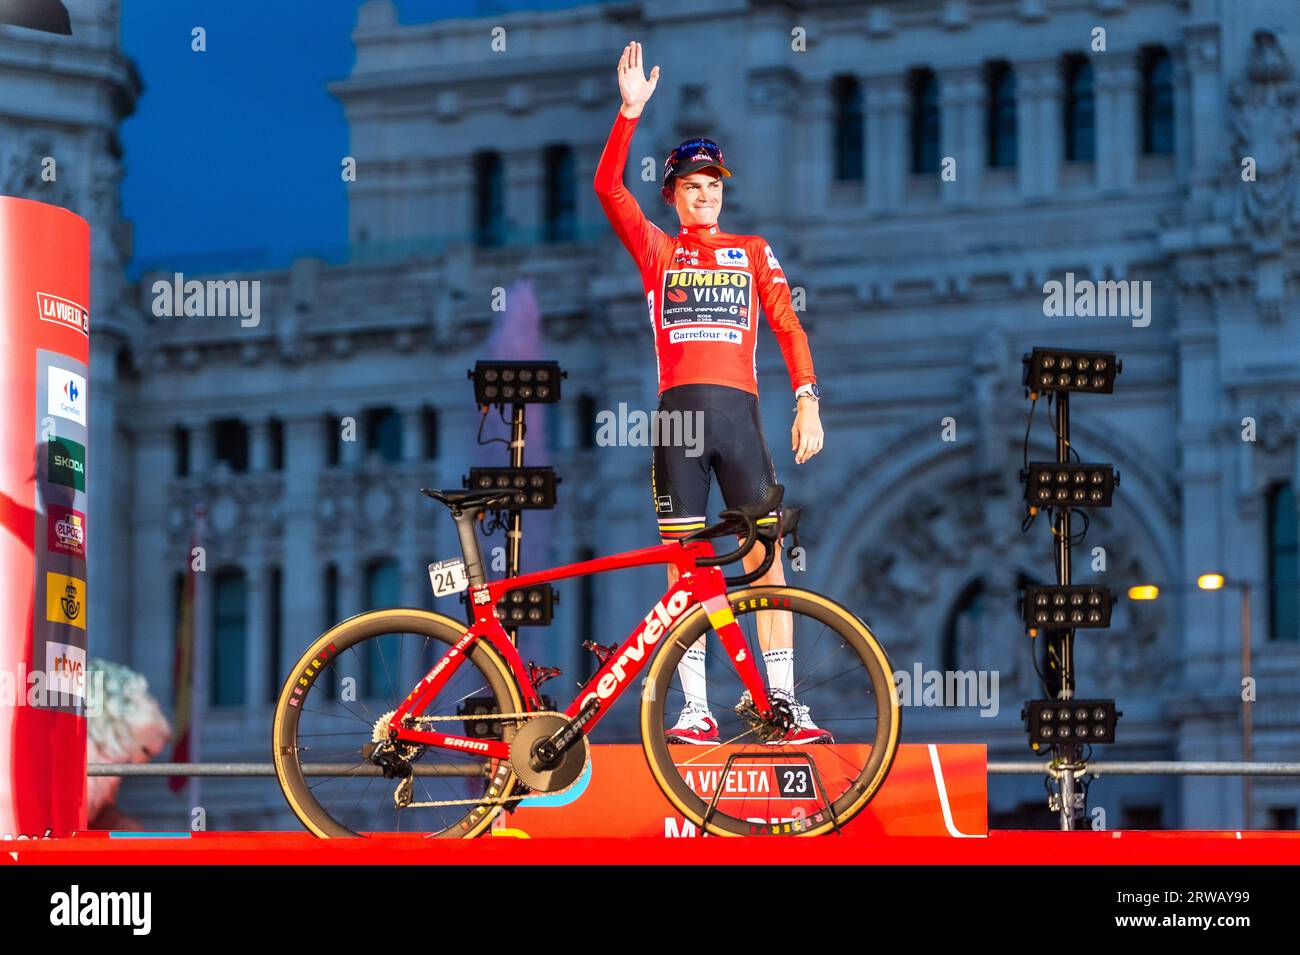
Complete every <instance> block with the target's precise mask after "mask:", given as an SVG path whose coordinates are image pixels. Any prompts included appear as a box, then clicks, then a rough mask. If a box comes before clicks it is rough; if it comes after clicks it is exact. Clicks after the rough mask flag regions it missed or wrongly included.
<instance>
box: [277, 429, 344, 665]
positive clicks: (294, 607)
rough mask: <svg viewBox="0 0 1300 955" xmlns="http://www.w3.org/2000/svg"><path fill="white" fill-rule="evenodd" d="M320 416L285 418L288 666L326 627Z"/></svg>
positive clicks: (283, 613) (283, 635)
mask: <svg viewBox="0 0 1300 955" xmlns="http://www.w3.org/2000/svg"><path fill="white" fill-rule="evenodd" d="M320 422H321V416H320V415H319V414H318V413H317V412H314V411H308V412H304V413H302V414H299V415H294V416H291V417H288V418H286V420H285V422H284V451H285V453H284V487H285V492H284V499H283V501H282V508H283V515H284V536H283V542H284V549H283V557H282V560H283V564H282V567H283V572H282V577H281V591H280V620H281V627H280V639H281V641H282V642H281V653H280V656H281V659H282V660H284V661H285V666H289V665H290V664H292V663H293V662H294V661H295V660H297V659H298V657H299V656H300V655H301V654H302V653H303V651H304V650H306V649H307V646H308V644H309V643H310V642H311V641H312V639H313V638H315V637H316V636H318V635H319V632H320V624H321V618H322V613H321V609H322V605H323V602H322V595H321V586H322V579H323V578H322V572H321V563H320V561H319V559H318V558H317V555H316V506H317V495H316V486H317V481H318V479H319V476H320V472H321V469H322V468H323V467H324V464H325V447H324V437H325V436H324V434H323V429H322V428H321V423H320ZM333 622H334V621H330V623H333Z"/></svg>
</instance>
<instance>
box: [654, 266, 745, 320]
mask: <svg viewBox="0 0 1300 955" xmlns="http://www.w3.org/2000/svg"><path fill="white" fill-rule="evenodd" d="M753 284H754V278H753V276H752V275H750V274H749V273H748V272H743V271H740V270H738V269H669V270H667V271H665V272H664V284H663V293H662V295H661V296H660V300H661V303H662V310H663V313H662V314H663V317H662V322H663V327H664V328H671V327H673V326H674V325H727V326H732V327H735V328H744V329H747V328H749V327H750V325H749V322H750V319H749V313H750V308H751V305H752V294H751V293H752V289H753Z"/></svg>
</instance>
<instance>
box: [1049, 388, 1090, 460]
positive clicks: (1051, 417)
mask: <svg viewBox="0 0 1300 955" xmlns="http://www.w3.org/2000/svg"><path fill="white" fill-rule="evenodd" d="M1043 407H1044V408H1045V409H1046V410H1047V421H1048V424H1050V425H1051V426H1052V434H1054V435H1056V440H1057V441H1060V440H1062V439H1061V432H1059V431H1057V430H1056V415H1054V414H1052V394H1051V393H1049V394H1048V396H1047V404H1046V405H1044V406H1043ZM1064 440H1065V450H1066V455H1065V458H1066V461H1067V462H1068V461H1069V459H1070V455H1074V463H1075V464H1082V463H1083V459H1082V458H1081V457H1079V452H1078V451H1076V450H1074V445H1073V444H1071V443H1070V439H1069V438H1066V439H1064Z"/></svg>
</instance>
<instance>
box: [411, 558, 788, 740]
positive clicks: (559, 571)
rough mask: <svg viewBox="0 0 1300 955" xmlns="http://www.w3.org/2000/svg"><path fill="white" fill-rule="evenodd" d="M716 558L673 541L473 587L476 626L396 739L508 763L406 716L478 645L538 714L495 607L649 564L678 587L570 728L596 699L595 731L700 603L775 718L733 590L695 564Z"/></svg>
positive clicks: (612, 663) (591, 723)
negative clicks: (554, 586)
mask: <svg viewBox="0 0 1300 955" xmlns="http://www.w3.org/2000/svg"><path fill="white" fill-rule="evenodd" d="M712 556H713V548H712V545H710V544H708V543H707V542H705V541H691V542H689V543H685V544H683V543H681V542H677V541H674V542H672V543H667V544H659V545H657V546H655V547H646V548H642V549H641V550H633V551H626V552H624V553H621V554H614V555H611V556H609V557H598V558H596V559H594V560H586V561H581V562H580V563H577V564H567V565H565V566H563V567H556V568H553V569H551V570H542V571H536V572H534V573H531V574H524V575H522V576H519V577H511V578H508V579H506V580H497V581H490V582H488V583H486V584H483V585H480V586H471V587H470V588H469V591H468V593H469V600H470V606H471V607H473V609H474V623H473V624H472V625H471V626H470V627H469V628H468V629H467V630H466V631H465V632H464V634H463V635H462V636H461V638H460V639H459V640H457V641H456V643H455V645H453V646H452V648H451V649H450V650H448V651H447V653H446V654H445V655H444V656H443V657H442V659H441V660H439V661H438V662H437V663H435V664H434V665H433V666H432V667H431V668H430V669H429V672H428V673H427V674H425V676H424V677H423V678H422V679H421V680H420V682H419V683H417V684H416V686H415V688H414V689H413V690H411V692H410V693H409V694H408V695H407V697H406V699H405V700H404V701H403V702H402V705H401V706H400V707H398V709H397V710H396V712H394V713H393V716H392V717H391V719H390V720H389V723H388V728H389V733H390V738H391V739H394V740H397V741H404V742H411V743H423V744H425V745H427V746H433V747H437V748H440V749H450V750H457V751H460V752H473V753H481V754H483V755H484V756H490V757H493V758H496V759H509V758H510V744H509V743H506V742H502V741H500V740H480V739H471V738H469V737H467V736H457V735H455V734H450V733H439V732H436V731H426V730H417V729H413V728H410V727H406V726H403V725H402V722H403V720H404V719H406V718H408V717H413V716H419V715H421V713H422V712H423V709H424V707H425V706H426V705H428V703H429V701H430V700H432V699H433V698H435V697H436V696H437V695H438V693H439V692H440V691H441V690H442V688H443V687H444V686H445V685H446V683H447V681H448V680H449V679H451V677H452V676H453V675H454V674H455V672H456V670H457V669H458V668H459V667H460V666H461V665H462V664H463V663H464V662H465V658H466V655H467V654H468V652H469V651H470V650H471V649H472V647H473V645H474V643H475V642H476V641H478V640H484V641H486V642H487V643H488V644H489V645H490V646H491V647H492V648H493V649H494V650H495V651H496V652H497V653H498V654H499V655H500V656H501V658H502V659H503V660H504V661H505V662H506V665H507V666H508V667H509V668H510V671H511V673H512V674H513V676H514V679H515V682H516V683H517V684H518V686H519V688H520V690H521V691H522V693H523V697H524V705H525V708H526V710H527V711H529V712H531V711H535V710H540V709H541V708H542V701H541V699H540V698H539V697H538V695H537V690H536V688H535V687H534V686H533V683H532V680H531V679H530V678H529V676H528V672H527V669H526V668H525V666H524V662H523V659H522V658H521V657H520V655H519V650H518V649H517V648H516V647H515V645H514V644H513V643H512V642H511V640H510V637H509V635H508V634H507V633H506V631H505V628H503V627H502V626H501V621H500V620H498V619H497V615H496V605H497V601H499V600H500V599H501V598H502V597H503V596H504V595H505V594H507V593H509V592H510V591H512V590H516V589H518V588H521V587H532V586H535V585H537V584H545V583H550V582H551V581H555V580H564V579H566V578H569V577H582V576H585V575H587V574H602V573H608V572H610V571H614V570H625V569H627V568H630V567H643V566H646V565H649V564H672V565H674V566H676V568H677V572H678V578H677V581H676V583H674V584H673V585H672V586H670V587H669V588H668V590H667V591H666V592H665V593H664V595H663V597H661V598H660V599H659V601H658V602H657V603H656V604H655V605H654V606H653V607H652V608H651V609H650V612H649V613H647V614H646V615H645V617H644V619H643V620H642V622H641V623H640V624H639V625H638V626H637V628H636V629H635V630H633V631H632V633H631V634H629V635H628V637H627V639H626V640H625V641H624V642H623V644H622V645H621V646H620V647H619V648H618V650H617V651H616V652H614V653H611V654H610V655H609V657H608V658H606V660H605V662H604V663H602V664H601V666H600V669H598V670H597V671H596V673H595V675H593V676H592V678H591V679H590V680H588V681H587V683H586V684H584V685H583V687H582V691H581V692H580V693H579V695H578V696H576V697H574V699H573V701H572V702H571V703H570V704H569V705H568V707H567V708H566V709H565V710H564V715H565V716H566V717H567V718H568V719H569V720H570V722H571V723H572V721H573V720H574V719H575V718H576V717H577V716H578V714H579V713H580V712H582V710H583V708H584V707H586V706H588V705H589V703H590V701H592V700H593V699H594V700H595V701H596V704H597V705H596V708H595V712H594V713H592V714H590V716H589V717H588V718H587V719H585V720H584V721H583V723H582V731H583V733H589V732H590V731H591V730H592V729H593V728H594V727H595V725H596V724H597V723H599V722H600V720H601V719H602V717H603V716H604V715H605V713H607V712H608V711H609V709H610V707H611V706H613V704H614V701H615V700H617V699H618V698H619V697H620V696H622V695H623V692H624V691H625V690H627V688H628V687H629V686H631V685H632V683H633V682H634V681H635V678H636V675H637V674H638V673H640V672H641V668H642V667H643V666H644V665H645V664H646V663H647V662H649V660H650V657H651V656H652V655H653V653H654V648H655V647H656V646H657V645H658V643H659V641H660V640H661V639H663V637H664V635H665V634H667V633H668V632H670V631H671V630H672V629H673V627H674V626H675V625H676V624H677V623H678V622H679V621H681V620H683V619H685V618H686V616H687V615H688V614H689V613H690V612H691V611H692V610H693V609H694V608H695V607H696V605H700V606H702V607H703V608H704V610H705V612H706V613H707V614H708V616H709V622H710V624H712V626H713V629H714V630H715V631H716V632H717V634H718V636H719V638H720V639H721V640H722V645H723V647H725V648H726V651H727V655H728V656H729V657H730V658H731V660H732V661H733V662H734V663H735V665H736V671H737V673H738V674H739V676H740V678H741V681H742V682H743V683H744V685H745V688H746V689H748V690H749V693H750V696H751V698H752V699H753V700H754V702H755V706H756V708H757V709H758V711H759V712H760V713H761V714H762V715H763V716H764V717H765V718H766V717H770V716H771V713H772V711H771V706H770V705H769V703H768V698H767V691H766V688H765V687H764V686H763V681H762V679H761V678H760V676H759V672H758V667H757V665H756V663H755V661H754V655H753V654H752V653H748V652H747V651H746V645H745V638H744V635H743V634H742V633H741V630H740V625H739V624H737V623H736V618H735V617H734V616H733V615H732V613H731V605H730V603H729V602H728V600H727V585H726V581H725V580H724V578H723V574H722V571H721V570H719V569H718V568H717V567H697V566H696V564H695V561H696V559H697V558H699V557H712Z"/></svg>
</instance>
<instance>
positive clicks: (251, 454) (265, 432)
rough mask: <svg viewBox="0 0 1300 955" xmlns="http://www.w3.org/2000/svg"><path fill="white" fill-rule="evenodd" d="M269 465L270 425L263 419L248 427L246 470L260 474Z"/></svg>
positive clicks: (251, 423)
mask: <svg viewBox="0 0 1300 955" xmlns="http://www.w3.org/2000/svg"><path fill="white" fill-rule="evenodd" d="M270 464H271V425H270V422H268V421H267V420H266V419H265V418H262V419H260V420H257V421H252V422H249V425H248V469H249V470H250V471H252V472H254V473H257V474H260V473H261V472H263V471H266V470H268V469H269V468H270Z"/></svg>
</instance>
